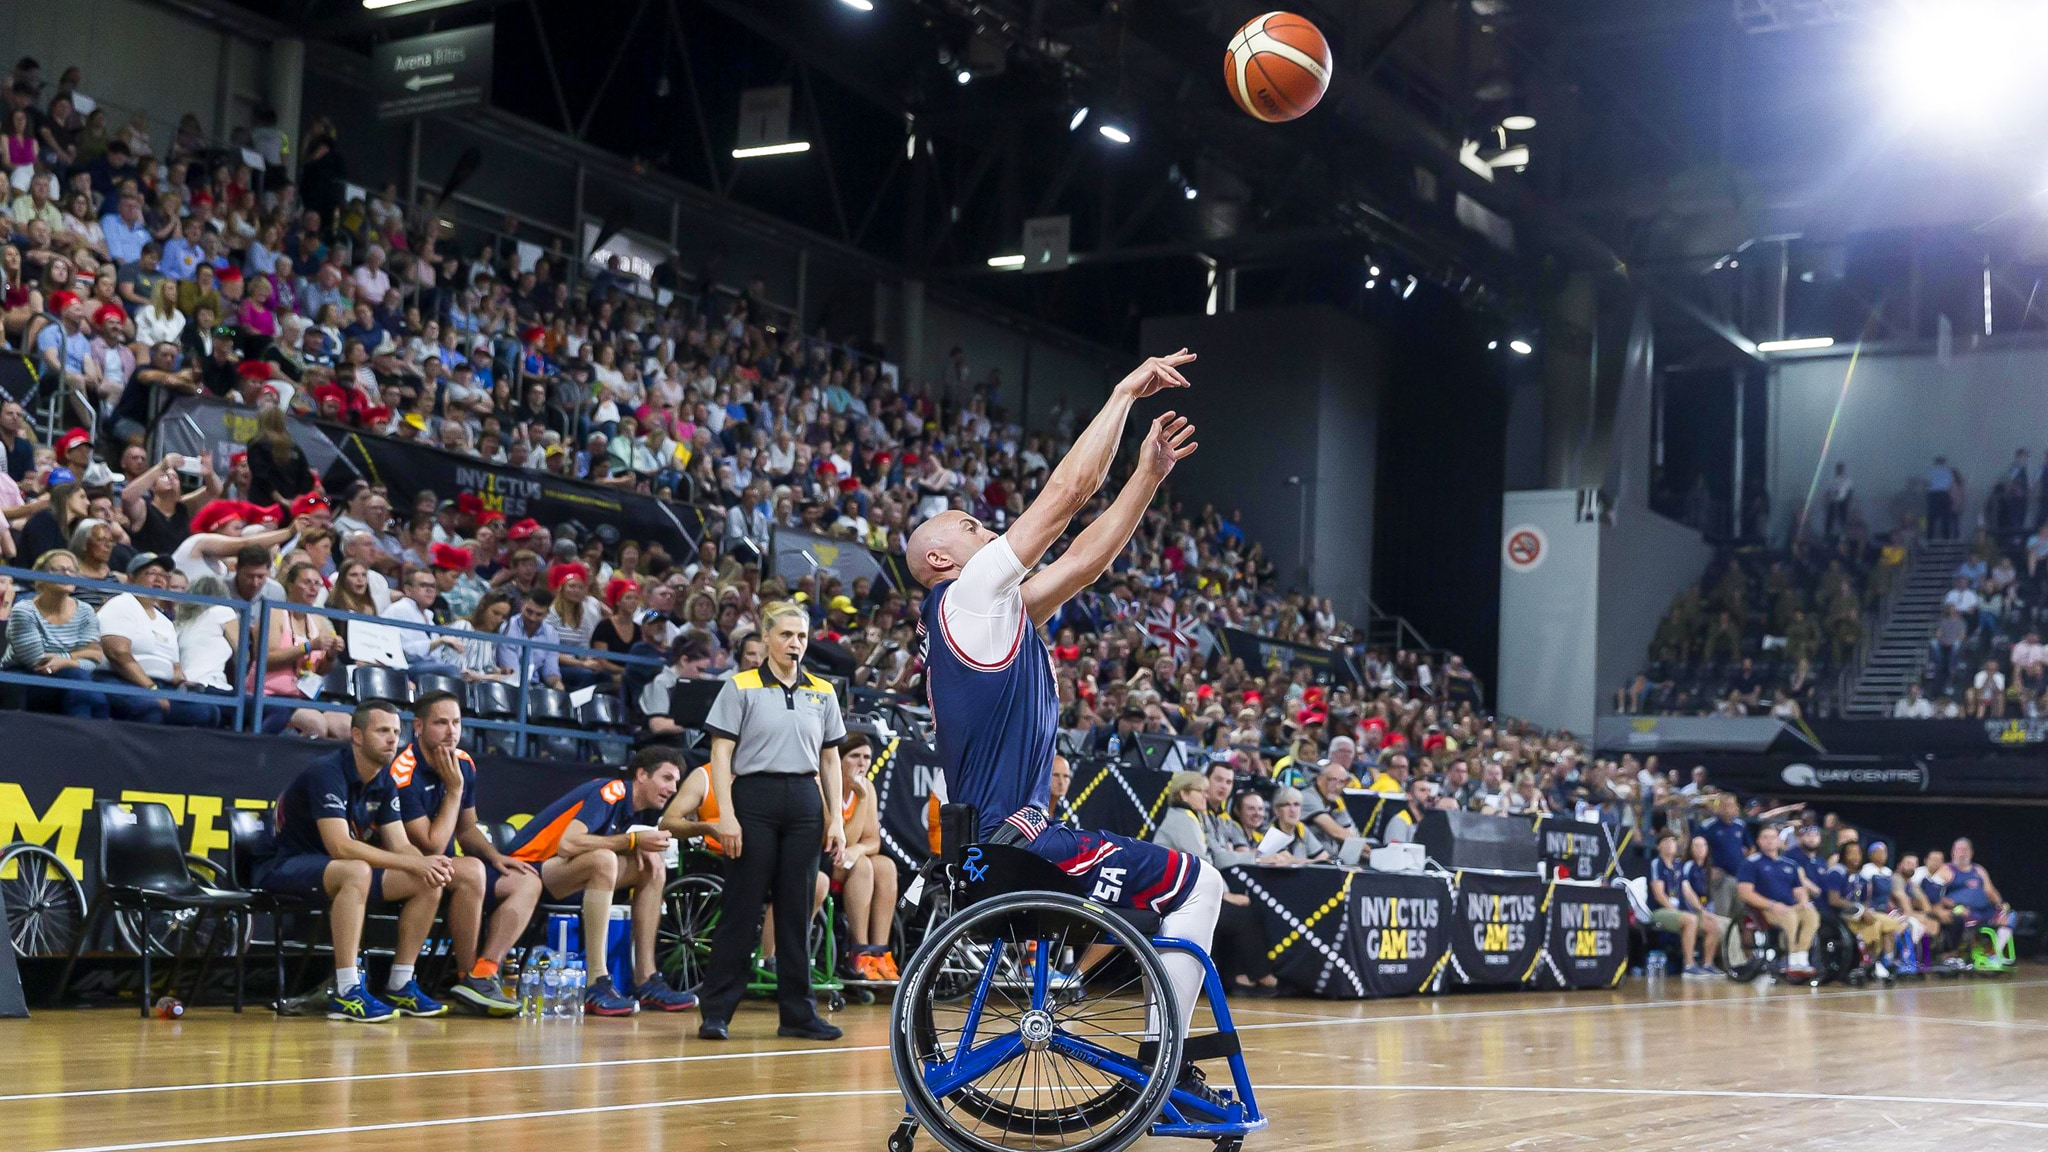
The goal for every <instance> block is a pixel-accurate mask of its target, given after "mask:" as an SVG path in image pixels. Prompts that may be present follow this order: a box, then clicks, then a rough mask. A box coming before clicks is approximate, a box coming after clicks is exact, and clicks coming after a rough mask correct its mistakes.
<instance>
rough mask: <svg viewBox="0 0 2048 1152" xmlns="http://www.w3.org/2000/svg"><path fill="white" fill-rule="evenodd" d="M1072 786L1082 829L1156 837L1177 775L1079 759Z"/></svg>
mask: <svg viewBox="0 0 2048 1152" xmlns="http://www.w3.org/2000/svg"><path fill="white" fill-rule="evenodd" d="M1073 769H1074V781H1073V783H1072V784H1070V785H1068V791H1067V800H1068V805H1069V807H1070V808H1072V810H1073V813H1074V824H1075V826H1076V827H1079V828H1101V829H1103V830H1105V831H1109V832H1117V833H1121V834H1123V835H1125V836H1133V837H1136V838H1137V839H1140V840H1149V839H1151V838H1152V830H1153V829H1154V828H1157V827H1158V826H1159V817H1160V815H1161V814H1163V813H1164V812H1165V811H1166V801H1167V795H1166V785H1167V782H1168V781H1170V780H1172V779H1173V773H1171V772H1161V771H1158V770H1156V769H1152V768H1145V767H1142V766H1140V765H1137V764H1132V763H1129V762H1115V763H1112V762H1109V761H1094V760H1076V761H1074V764H1073Z"/></svg>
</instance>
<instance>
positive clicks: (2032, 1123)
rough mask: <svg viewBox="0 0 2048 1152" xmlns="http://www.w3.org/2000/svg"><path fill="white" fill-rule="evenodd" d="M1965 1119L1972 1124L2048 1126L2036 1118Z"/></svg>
mask: <svg viewBox="0 0 2048 1152" xmlns="http://www.w3.org/2000/svg"><path fill="white" fill-rule="evenodd" d="M1963 1119H1965V1120H1968V1121H1969V1122H1970V1123H1972V1124H2010V1125H2012V1126H2013V1127H2015V1128H2048V1124H2042V1123H2040V1122H2039V1121H2035V1120H2001V1119H1999V1118H1997V1117H1995V1116H1965V1117H1963Z"/></svg>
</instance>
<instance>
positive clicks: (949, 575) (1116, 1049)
mask: <svg viewBox="0 0 2048 1152" xmlns="http://www.w3.org/2000/svg"><path fill="white" fill-rule="evenodd" d="M1193 360H1194V356H1193V355H1192V354H1191V353H1189V352H1187V351H1186V350H1185V349H1183V350H1181V351H1180V352H1178V353H1175V354H1174V355H1172V356H1166V357H1154V358H1152V359H1150V360H1147V361H1146V362H1145V363H1144V364H1142V365H1140V366H1139V367H1138V368H1137V369H1136V370H1134V371H1133V372H1131V374H1130V375H1128V376H1126V377H1125V378H1124V379H1123V380H1122V381H1121V382H1119V383H1118V384H1117V386H1116V388H1115V389H1114V390H1113V391H1112V393H1111V395H1110V399H1109V401H1108V403H1106V404H1105V405H1104V406H1103V408H1102V410H1101V411H1100V412H1098V413H1097V414H1096V416H1095V418H1094V419H1093V420H1091V421H1090V422H1089V424H1088V427H1087V429H1086V430H1085V431H1083V432H1082V434H1081V436H1080V437H1079V439H1077V440H1076V441H1075V442H1074V445H1073V447H1072V448H1071V449H1069V450H1068V452H1067V453H1066V455H1065V456H1064V457H1062V458H1061V460H1060V462H1059V464H1058V465H1057V466H1056V467H1055V468H1054V469H1053V472H1052V475H1051V476H1050V477H1049V478H1048V479H1047V480H1046V482H1045V486H1044V488H1043V489H1042V490H1041V491H1040V493H1039V495H1038V496H1037V498H1036V499H1034V500H1033V501H1032V502H1031V505H1030V506H1029V507H1028V508H1026V509H1025V510H1024V512H1023V513H1022V514H1021V515H1019V516H1018V517H1017V519H1016V520H1015V521H1014V522H1013V523H1012V524H1011V526H1010V528H1009V531H1008V532H1007V533H1004V534H1000V535H999V534H997V533H996V532H994V531H992V530H991V529H989V528H988V527H987V526H985V525H983V524H982V523H981V522H980V521H978V520H976V519H974V518H973V517H971V516H969V515H967V514H965V513H963V512H957V511H954V512H942V513H940V514H939V515H937V516H934V517H932V518H931V519H929V520H926V521H925V522H924V523H922V524H920V525H918V526H917V528H916V529H915V530H913V531H912V533H911V536H910V540H909V543H908V546H907V547H906V549H905V559H906V561H907V562H908V565H909V568H910V573H911V575H912V577H914V578H915V579H916V580H917V581H918V582H919V583H920V584H922V585H924V586H925V587H926V588H928V589H930V593H929V594H928V595H927V596H926V597H925V599H924V602H923V604H922V606H921V608H920V623H919V632H920V634H921V637H922V643H923V648H924V658H925V659H924V662H925V670H926V671H925V676H926V685H927V692H928V694H929V696H930V702H931V708H932V716H933V720H934V722H935V724H936V727H937V736H938V745H939V753H940V758H941V760H942V762H943V765H944V768H945V784H946V793H947V795H948V796H949V797H950V798H951V800H952V801H954V803H955V804H956V805H958V807H954V808H951V809H949V811H950V812H951V813H952V814H953V815H954V816H955V817H956V819H955V820H953V821H951V822H949V825H948V829H949V831H951V830H952V829H953V828H955V827H957V828H958V829H959V832H958V834H957V835H949V836H947V837H946V838H945V842H944V843H943V844H942V846H941V847H942V849H943V855H944V857H945V858H946V859H947V861H948V864H947V867H946V884H945V885H944V886H945V887H946V888H947V889H948V890H949V896H950V899H951V903H952V906H953V908H954V909H955V910H954V911H953V912H952V914H951V916H950V917H949V918H947V919H945V920H943V921H939V922H937V923H936V924H934V925H933V926H932V927H931V928H930V930H928V931H927V932H926V933H925V935H924V939H923V942H922V943H921V944H919V946H918V949H917V951H916V952H915V953H914V954H913V955H912V956H911V958H910V961H909V963H908V964H906V965H904V966H903V968H902V977H903V979H902V985H901V987H900V988H899V990H898V993H897V996H896V1001H895V1005H894V1009H893V1012H892V1016H893V1019H892V1024H893V1027H892V1029H891V1035H890V1058H891V1061H892V1063H893V1065H894V1067H895V1071H896V1077H897V1082H898V1084H899V1085H900V1086H901V1088H902V1089H903V1095H904V1104H905V1111H906V1117H905V1119H904V1122H903V1124H902V1126H901V1127H899V1128H898V1129H897V1130H896V1132H895V1134H894V1135H892V1136H891V1137H890V1141H889V1145H890V1148H891V1152H909V1150H910V1147H911V1143H912V1141H913V1140H914V1139H915V1137H916V1134H917V1133H918V1132H919V1131H920V1130H923V1131H927V1132H929V1133H930V1134H931V1135H932V1137H933V1138H934V1139H935V1140H937V1141H938V1143H939V1144H941V1145H942V1146H944V1147H945V1148H947V1149H948V1150H949V1152H999V1150H1001V1149H1005V1148H1008V1147H1010V1146H1012V1144H1013V1142H1014V1141H1015V1139H1016V1138H1017V1137H1020V1136H1021V1137H1025V1138H1027V1139H1029V1140H1031V1141H1032V1143H1033V1144H1034V1145H1037V1146H1041V1147H1042V1146H1046V1145H1048V1144H1049V1145H1051V1146H1054V1147H1057V1148H1059V1149H1061V1150H1062V1152H1116V1150H1117V1149H1121V1148H1124V1147H1126V1146H1128V1145H1129V1144H1131V1143H1132V1142H1134V1141H1136V1140H1137V1139H1139V1138H1140V1137H1142V1136H1144V1135H1146V1134H1147V1133H1150V1134H1153V1135H1162V1136H1183V1137H1190V1138H1196V1139H1206V1140H1211V1141H1214V1142H1216V1143H1217V1145H1218V1146H1219V1148H1220V1149H1226V1150H1229V1152H1234V1150H1235V1148H1236V1147H1237V1146H1238V1145H1240V1144H1241V1143H1242V1142H1243V1139H1244V1137H1245V1135H1247V1134H1248V1133H1250V1132H1253V1131H1256V1130H1258V1129H1259V1128H1262V1127H1264V1126H1265V1122H1266V1121H1265V1118H1264V1117H1263V1116H1262V1115H1261V1114H1260V1113H1259V1110H1258V1105H1257V1103H1256V1101H1255V1100H1254V1099H1253V1097H1252V1093H1251V1085H1250V1082H1249V1080H1248V1078H1247V1076H1246V1074H1245V1070H1244V1059H1243V1056H1242V1054H1241V1053H1240V1052H1239V1050H1238V1047H1237V1037H1236V1032H1235V1031H1234V1030H1233V1028H1232V1027H1231V1024H1230V1011H1229V1008H1228V1006H1227V1005H1226V1003H1225V1000H1224V989H1223V982H1222V979H1221V977H1220V976H1218V975H1217V972H1216V966H1215V964H1214V963H1213V962H1212V961H1211V960H1210V959H1209V956H1208V946H1209V942H1210V940H1211V938H1212V937H1213V935H1214V932H1215V927H1216V917H1217V913H1218V910H1219V909H1220V908H1221V907H1222V897H1223V892H1224V884H1223V878H1222V876H1221V874H1220V873H1218V872H1217V871H1216V870H1215V869H1214V868H1213V867H1210V866H1209V865H1207V864H1205V863H1203V862H1202V861H1199V860H1197V859H1195V858H1194V857H1192V856H1189V855H1187V854H1185V853H1181V852H1176V851H1173V850H1171V849H1167V848H1163V847H1161V846H1159V845H1157V844H1153V843H1150V842H1147V841H1142V840H1134V839H1131V838H1129V837H1126V836H1121V835H1118V834H1115V833H1111V832H1098V831H1087V830H1081V829H1075V828H1071V827H1067V826H1064V825H1061V824H1057V823H1054V822H1053V821H1051V820H1050V819H1049V818H1048V816H1047V812H1048V810H1049V807H1050V803H1051V780H1050V777H1051V770H1052V763H1053V753H1054V746H1055V736H1056V731H1057V725H1058V718H1059V703H1058V699H1057V696H1056V693H1055V690H1054V677H1053V664H1052V654H1051V651H1050V649H1049V647H1048V646H1047V644H1046V641H1045V638H1044V636H1043V634H1042V628H1043V626H1044V624H1045V622H1046V621H1047V620H1048V619H1050V618H1051V616H1052V615H1053V613H1054V612H1056V611H1058V610H1059V608H1060V607H1061V605H1063V604H1065V603H1066V601H1067V600H1068V599H1069V598H1071V597H1072V596H1073V595H1074V594H1075V593H1077V592H1079V591H1081V590H1082V589H1083V588H1086V587H1088V586H1089V585H1090V584H1092V583H1094V582H1095V581H1096V580H1097V579H1099V578H1100V577H1101V576H1102V575H1103V574H1104V573H1105V572H1106V571H1108V568H1109V565H1110V563H1111V562H1112V561H1113V560H1114V559H1115V558H1116V557H1117V556H1118V555H1119V554H1120V553H1122V551H1123V550H1124V549H1125V548H1126V547H1127V546H1128V545H1129V543H1130V540H1131V537H1132V535H1133V534H1134V533H1135V532H1136V530H1137V528H1138V525H1139V523H1140V521H1141V519H1142V517H1143V516H1144V513H1145V511H1146V509H1147V508H1148V507H1150V506H1151V504H1152V500H1153V498H1154V496H1155V495H1156V494H1157V493H1158V489H1159V486H1160V484H1161V483H1162V482H1164V481H1165V479H1166V477H1167V474H1168V473H1169V472H1171V471H1172V470H1173V466H1174V465H1175V464H1176V463H1177V462H1179V461H1180V460H1182V459H1185V458H1186V457H1187V456H1189V455H1191V454H1192V453H1193V452H1194V451H1195V444H1194V442H1193V435H1194V429H1193V427H1192V426H1191V425H1190V424H1189V423H1188V422H1187V421H1186V420H1185V419H1181V418H1177V417H1175V416H1174V414H1173V413H1171V412H1168V413H1165V414H1163V415H1161V416H1159V417H1157V418H1156V419H1154V420H1153V421H1152V423H1151V427H1150V428H1149V429H1148V430H1147V431H1146V433H1145V435H1144V439H1143V441H1142V444H1141V446H1140V449H1139V455H1138V462H1137V467H1136V469H1135V470H1134V471H1133V472H1132V474H1131V476H1130V478H1129V480H1128V481H1127V482H1126V484H1125V485H1124V488H1123V490H1122V491H1121V492H1120V493H1119V494H1118V495H1117V497H1116V499H1115V500H1114V501H1112V502H1111V504H1110V505H1109V507H1108V508H1107V509H1105V510H1104V511H1102V512H1101V513H1100V514H1099V515H1097V516H1096V517H1095V519H1094V520H1093V521H1092V522H1090V523H1089V524H1088V525H1087V526H1086V527H1085V528H1083V529H1082V530H1081V532H1080V533H1079V534H1078V535H1077V536H1076V537H1075V538H1074V540H1073V542H1072V544H1070V545H1069V546H1068V547H1067V548H1066V550H1065V551H1064V552H1063V553H1062V554H1061V555H1060V556H1059V557H1058V558H1057V559H1054V560H1052V561H1051V562H1050V563H1048V564H1046V565H1045V566H1044V567H1043V568H1042V569H1039V568H1038V565H1039V562H1040V561H1041V560H1042V559H1044V558H1045V556H1046V553H1047V552H1048V551H1049V550H1050V549H1051V548H1052V546H1053V545H1054V544H1056V543H1057V542H1058V541H1059V540H1060V539H1061V538H1062V537H1063V536H1064V535H1065V534H1066V531H1067V528H1068V525H1069V524H1070V523H1071V522H1072V520H1073V519H1074V517H1075V516H1076V515H1078V514H1079V513H1080V512H1081V510H1082V509H1083V508H1084V507H1086V506H1087V505H1088V504H1089V502H1090V501H1091V500H1093V499H1094V497H1095V494H1096V492H1097V491H1098V490H1100V488H1101V487H1102V484H1103V482H1104V480H1106V479H1107V478H1108V473H1109V466H1110V464H1111V462H1112V461H1113V460H1114V458H1115V456H1116V451H1117V445H1118V443H1119V441H1120V440H1121V439H1122V437H1123V431H1124V425H1125V422H1126V420H1127V418H1128V417H1129V415H1130V411H1131V408H1132V406H1133V405H1134V404H1135V403H1136V402H1137V401H1139V400H1142V399H1144V398H1146V397H1149V396H1151V395H1153V394H1155V393H1157V392H1160V391H1164V390H1167V389H1173V388H1185V387H1187V386H1188V382H1187V380H1186V378H1184V377H1183V376H1182V375H1181V374H1180V372H1179V369H1180V367H1181V366H1183V365H1185V364H1187V363H1190V362H1191V361H1193ZM1034 569H1038V570H1037V571H1034ZM1153 916H1157V917H1159V923H1158V925H1157V932H1158V933H1159V934H1158V935H1154V934H1153V932H1154V928H1153V925H1152V924H1151V923H1150V920H1151V918H1152V917H1153ZM1056 973H1058V974H1060V976H1062V977H1064V979H1057V978H1056ZM1019 975H1021V976H1022V977H1023V978H1022V979H1017V978H1016V977H1017V976H1019ZM962 977H964V978H962ZM1204 993H1206V994H1207V995H1208V997H1209V1000H1210V1007H1211V1010H1212V1012H1213V1013H1214V1015H1215V1019H1216V1023H1217V1031H1216V1032H1214V1033H1211V1034H1209V1035H1205V1036H1202V1037H1199V1038H1191V1037H1190V1036H1189V1031H1190V1028H1191V1025H1192V1020H1193V1015H1194V1010H1195V1004H1196V1001H1197V1000H1198V999H1200V997H1201V996H1202V995H1203V994H1204ZM1209 1058H1227V1059H1228V1060H1229V1063H1230V1069H1231V1073H1232V1079H1233V1086H1232V1089H1231V1090H1219V1089H1216V1088H1212V1087H1210V1086H1209V1084H1208V1083H1207V1081H1206V1079H1205V1078H1204V1077H1203V1076H1202V1074H1201V1071H1200V1069H1199V1068H1198V1067H1197V1061H1200V1060H1203V1059H1209Z"/></svg>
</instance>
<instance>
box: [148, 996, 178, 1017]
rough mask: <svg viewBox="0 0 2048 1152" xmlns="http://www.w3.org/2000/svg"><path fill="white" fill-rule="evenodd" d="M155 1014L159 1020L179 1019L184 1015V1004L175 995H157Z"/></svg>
mask: <svg viewBox="0 0 2048 1152" xmlns="http://www.w3.org/2000/svg"><path fill="white" fill-rule="evenodd" d="M155 1014H156V1018H157V1019H159V1020H181V1019H183V1018H184V1016H185V1005H184V1003H183V1002H181V1001H180V1000H179V999H178V998H177V997H175V996H163V997H159V998H158V999H157V1002H156V1009H155Z"/></svg>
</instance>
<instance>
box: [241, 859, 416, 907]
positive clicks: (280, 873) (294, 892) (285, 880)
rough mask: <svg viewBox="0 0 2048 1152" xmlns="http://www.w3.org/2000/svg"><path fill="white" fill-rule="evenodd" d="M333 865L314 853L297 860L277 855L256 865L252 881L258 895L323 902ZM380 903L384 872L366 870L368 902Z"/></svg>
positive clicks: (331, 861) (382, 898) (382, 894)
mask: <svg viewBox="0 0 2048 1152" xmlns="http://www.w3.org/2000/svg"><path fill="white" fill-rule="evenodd" d="M332 863H334V857H332V856H326V855H322V854H321V853H318V852H308V853H305V854H303V855H298V856H285V855H278V856H272V857H271V858H270V859H268V860H265V861H263V862H262V863H261V864H258V865H256V875H255V876H254V877H253V880H254V883H255V885H256V888H257V890H258V891H261V892H274V893H277V894H278V895H281V896H298V897H302V898H304V899H307V900H318V901H324V900H326V899H327V866H328V865H329V864H332ZM383 900H384V870H383V869H382V868H372V869H370V902H371V903H372V904H378V903H382V902H383Z"/></svg>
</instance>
